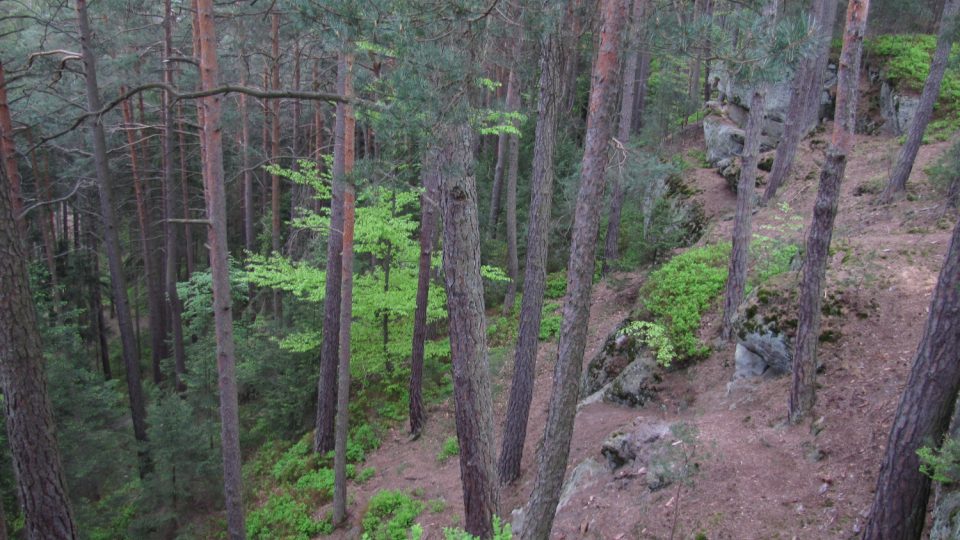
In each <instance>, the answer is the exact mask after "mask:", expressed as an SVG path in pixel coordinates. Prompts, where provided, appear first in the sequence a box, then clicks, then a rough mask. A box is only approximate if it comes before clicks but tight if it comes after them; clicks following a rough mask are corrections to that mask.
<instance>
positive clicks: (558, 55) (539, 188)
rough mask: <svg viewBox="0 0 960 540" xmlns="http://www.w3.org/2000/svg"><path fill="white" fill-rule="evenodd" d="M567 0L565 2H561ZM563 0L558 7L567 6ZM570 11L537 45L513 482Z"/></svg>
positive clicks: (512, 418) (506, 451)
mask: <svg viewBox="0 0 960 540" xmlns="http://www.w3.org/2000/svg"><path fill="white" fill-rule="evenodd" d="M563 4H568V5H569V2H564V3H563ZM563 4H561V5H560V6H558V8H557V9H565V8H564V6H563ZM570 17H571V14H570V12H569V10H568V11H567V13H566V14H565V19H564V22H563V23H561V24H562V26H561V25H558V27H556V28H554V29H553V30H551V32H550V33H549V35H548V36H547V37H546V39H545V40H544V43H542V46H541V49H540V50H541V53H540V54H541V56H540V83H539V85H540V94H539V98H538V101H537V127H536V135H535V141H534V148H533V174H532V176H531V191H532V193H531V195H530V220H529V225H528V227H527V260H526V266H525V267H524V274H523V297H522V299H521V302H520V328H519V331H518V336H517V347H516V353H515V357H514V368H513V382H512V383H511V386H510V400H509V402H508V404H507V415H506V422H505V424H504V426H503V441H502V446H501V449H500V460H499V463H498V469H499V472H500V483H501V484H505V483H508V482H513V481H514V480H516V479H517V478H519V476H520V462H521V460H522V458H523V445H524V441H525V440H526V437H527V421H528V420H529V417H530V402H531V401H532V400H533V381H534V375H535V367H536V360H537V345H538V344H539V339H540V322H541V317H542V316H543V292H544V284H545V282H546V274H547V249H548V243H549V242H548V240H549V233H550V223H551V219H550V210H551V203H552V200H553V179H554V169H553V166H554V159H553V153H554V148H555V147H556V143H557V123H558V118H559V113H560V109H561V107H563V106H564V103H563V98H564V95H565V94H566V92H565V91H564V86H565V85H566V83H567V81H568V80H569V78H568V77H567V76H566V73H565V72H564V68H565V67H566V66H568V63H567V62H566V57H567V56H568V55H569V54H570V48H571V47H570V46H571V39H570V37H571V33H570V32H569V26H567V25H568V24H569V23H570V20H569V19H570Z"/></svg>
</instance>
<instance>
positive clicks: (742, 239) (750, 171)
mask: <svg viewBox="0 0 960 540" xmlns="http://www.w3.org/2000/svg"><path fill="white" fill-rule="evenodd" d="M765 104H766V95H765V90H764V89H763V88H757V89H756V90H754V92H753V96H752V97H751V98H750V116H749V117H748V118H747V129H746V133H745V135H744V145H743V156H742V164H741V167H740V179H739V181H738V182H737V212H736V217H735V218H734V221H733V248H732V249H731V251H730V267H729V270H728V272H727V286H726V296H725V297H724V302H723V328H722V330H721V335H722V337H723V339H726V340H729V339H730V338H731V337H733V320H734V318H735V317H736V314H737V310H738V309H739V308H740V302H741V301H742V300H743V294H744V292H745V291H746V288H747V266H748V264H749V262H750V228H751V226H750V221H751V218H752V214H753V194H754V191H755V190H756V187H757V186H756V184H757V159H758V157H759V154H760V131H761V127H763V112H764V108H765Z"/></svg>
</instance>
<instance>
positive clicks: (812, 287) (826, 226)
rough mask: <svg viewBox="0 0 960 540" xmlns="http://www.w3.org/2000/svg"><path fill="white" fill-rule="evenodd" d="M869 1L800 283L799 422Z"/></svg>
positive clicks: (843, 70)
mask: <svg viewBox="0 0 960 540" xmlns="http://www.w3.org/2000/svg"><path fill="white" fill-rule="evenodd" d="M869 9H870V0H851V1H850V5H849V6H848V8H847V22H846V27H845V30H844V35H843V51H842V52H841V53H840V70H839V72H838V74H837V114H836V120H835V121H834V126H833V127H834V129H833V139H832V141H831V144H830V149H829V150H828V151H827V159H826V162H825V163H824V164H823V170H822V171H821V173H820V188H819V189H818V190H817V199H816V202H815V203H814V207H813V221H812V222H811V223H810V231H809V232H808V233H807V248H806V252H805V260H804V263H803V280H802V281H801V284H800V308H799V316H798V325H797V338H796V352H795V353H794V357H793V387H792V389H791V391H790V421H791V422H794V423H796V422H799V421H800V420H801V419H802V418H803V417H804V416H805V415H806V414H807V413H809V412H810V411H811V410H812V409H813V405H814V402H815V401H816V379H817V342H818V337H819V336H820V300H821V296H822V293H823V281H824V278H825V274H826V270H827V259H828V252H829V250H830V239H831V237H832V236H833V222H834V219H835V218H836V216H837V205H838V203H839V200H840V183H841V182H842V181H843V173H844V170H845V169H846V166H847V156H848V155H850V152H851V151H852V150H853V146H854V137H855V135H854V132H855V131H854V130H855V127H856V117H857V91H858V86H857V82H858V79H859V76H860V58H861V52H862V49H863V34H864V31H865V29H866V23H867V12H868V11H869Z"/></svg>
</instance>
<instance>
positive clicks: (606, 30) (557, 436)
mask: <svg viewBox="0 0 960 540" xmlns="http://www.w3.org/2000/svg"><path fill="white" fill-rule="evenodd" d="M625 7H626V6H625V5H624V2H623V1H622V0H603V1H602V2H601V3H600V12H601V13H600V17H601V18H600V28H599V34H600V36H599V37H600V39H599V41H600V45H599V49H598V51H597V57H596V60H595V61H594V64H593V71H592V76H591V83H590V101H589V108H588V112H587V133H586V140H585V145H584V154H583V161H582V164H581V172H580V190H579V193H578V196H577V206H576V214H575V216H574V223H573V237H572V241H571V244H570V262H569V264H568V265H567V296H566V300H565V302H564V305H563V322H562V323H561V327H560V343H559V346H558V354H557V364H556V368H555V370H554V375H553V393H552V394H551V395H550V408H549V412H548V413H547V425H546V427H545V429H544V434H543V445H542V447H541V450H540V453H539V455H538V456H537V476H536V479H535V481H534V487H533V493H532V494H531V496H530V502H529V504H528V507H527V515H526V518H525V521H526V523H525V525H524V527H523V531H522V532H521V538H522V539H524V540H542V539H545V538H549V536H550V530H551V529H552V528H553V518H554V513H555V512H556V509H557V503H558V501H559V500H560V490H561V487H562V486H563V478H564V475H565V474H566V470H567V460H568V458H569V455H570V440H571V438H572V436H573V420H574V417H575V415H576V407H577V398H578V394H579V383H580V371H581V367H582V365H583V351H584V348H585V347H586V339H587V327H588V325H589V319H590V293H591V289H592V287H593V271H594V266H595V263H596V243H597V235H598V232H599V228H600V206H601V204H600V201H602V200H603V189H604V184H605V182H604V179H605V175H604V170H605V169H606V165H607V161H608V153H607V147H608V145H609V143H610V136H611V135H612V129H611V124H612V118H611V116H612V110H611V109H612V105H613V104H614V102H615V95H616V92H617V90H616V88H617V65H618V54H619V47H620V31H621V28H622V26H623V21H624V19H626V13H625V11H626V10H625Z"/></svg>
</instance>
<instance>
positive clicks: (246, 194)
mask: <svg viewBox="0 0 960 540" xmlns="http://www.w3.org/2000/svg"><path fill="white" fill-rule="evenodd" d="M246 75H247V73H246V69H244V71H243V73H242V74H241V79H240V84H245V83H246V79H247V77H246ZM240 141H241V142H240V146H241V148H240V152H241V159H242V160H243V163H242V167H243V248H244V249H245V250H246V251H247V252H248V253H253V250H254V241H255V240H256V238H254V236H253V219H254V218H253V171H251V170H250V118H249V114H248V112H247V96H246V94H240Z"/></svg>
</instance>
